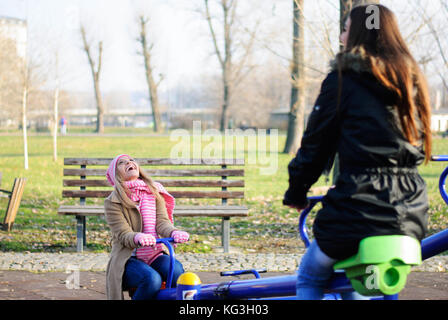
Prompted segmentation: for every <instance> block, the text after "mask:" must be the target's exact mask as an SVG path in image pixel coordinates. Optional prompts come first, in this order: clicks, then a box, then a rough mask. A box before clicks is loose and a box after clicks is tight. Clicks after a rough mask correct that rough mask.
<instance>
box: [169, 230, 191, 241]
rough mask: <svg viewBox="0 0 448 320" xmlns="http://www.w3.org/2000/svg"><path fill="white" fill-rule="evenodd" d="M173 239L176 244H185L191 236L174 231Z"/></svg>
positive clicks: (183, 232)
mask: <svg viewBox="0 0 448 320" xmlns="http://www.w3.org/2000/svg"><path fill="white" fill-rule="evenodd" d="M171 237H172V238H173V239H174V242H175V243H184V242H187V241H188V239H189V238H190V235H189V234H188V233H187V232H185V231H180V230H174V231H173V232H172V233H171Z"/></svg>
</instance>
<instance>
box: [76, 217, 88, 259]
mask: <svg viewBox="0 0 448 320" xmlns="http://www.w3.org/2000/svg"><path fill="white" fill-rule="evenodd" d="M76 240H77V243H76V251H77V252H82V251H83V249H84V246H85V245H86V217H85V216H76Z"/></svg>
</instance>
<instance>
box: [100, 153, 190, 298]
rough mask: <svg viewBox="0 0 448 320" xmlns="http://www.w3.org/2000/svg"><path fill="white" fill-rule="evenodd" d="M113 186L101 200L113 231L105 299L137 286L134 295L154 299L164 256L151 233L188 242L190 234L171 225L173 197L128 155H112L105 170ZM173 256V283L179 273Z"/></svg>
mask: <svg viewBox="0 0 448 320" xmlns="http://www.w3.org/2000/svg"><path fill="white" fill-rule="evenodd" d="M106 177H107V180H108V181H109V183H110V184H111V185H112V186H114V190H113V192H112V193H111V194H110V196H109V197H108V198H107V199H105V201H104V207H105V214H106V220H107V223H108V224H109V227H110V229H111V232H112V252H111V255H110V260H109V263H108V265H107V271H106V291H107V298H108V299H114V300H116V299H123V289H130V288H136V291H135V293H134V294H133V295H132V299H134V300H147V299H153V298H154V297H155V296H156V294H157V292H158V291H159V290H160V288H161V285H162V281H166V279H167V277H168V270H169V256H168V255H166V253H165V252H164V248H163V246H162V245H161V244H157V245H156V238H157V237H158V236H160V237H161V238H167V237H173V238H174V242H176V243H183V242H186V241H188V238H189V235H188V233H186V232H184V231H180V230H177V229H175V228H174V226H173V210H174V204H175V201H174V198H173V197H172V196H171V195H170V194H169V193H168V192H167V191H166V190H165V188H164V187H163V186H162V185H161V184H160V183H156V182H153V180H152V179H151V178H150V177H149V176H148V175H147V174H146V173H145V172H144V171H143V170H141V169H140V166H139V165H138V163H137V162H136V161H135V160H134V159H133V158H132V157H130V156H128V155H125V154H122V155H119V156H117V157H115V158H114V159H113V160H112V162H111V163H110V165H109V168H108V170H107V173H106ZM183 271H184V270H183V267H182V264H181V263H180V262H179V261H177V260H175V265H174V277H173V284H175V283H176V281H177V278H178V277H179V276H180V275H181V274H182V273H183Z"/></svg>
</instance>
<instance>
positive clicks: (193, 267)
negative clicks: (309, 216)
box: [0, 252, 448, 272]
mask: <svg viewBox="0 0 448 320" xmlns="http://www.w3.org/2000/svg"><path fill="white" fill-rule="evenodd" d="M301 257H302V254H274V253H264V254H263V253H262V254H242V253H230V254H225V253H211V254H201V253H184V254H177V255H176V258H177V259H178V260H179V261H180V262H182V264H183V265H184V268H185V270H189V271H228V270H240V269H253V268H266V269H267V271H269V272H294V271H295V270H296V269H297V266H298V264H299V263H300V259H301ZM108 260H109V254H108V253H10V252H3V253H1V252H0V270H5V271H6V270H16V271H33V272H49V271H59V272H65V271H67V270H69V269H73V268H76V269H79V270H80V271H105V270H106V266H107V262H108ZM413 270H414V271H427V272H448V256H436V257H433V258H431V259H427V260H425V261H424V262H423V264H422V265H420V266H417V267H414V268H413Z"/></svg>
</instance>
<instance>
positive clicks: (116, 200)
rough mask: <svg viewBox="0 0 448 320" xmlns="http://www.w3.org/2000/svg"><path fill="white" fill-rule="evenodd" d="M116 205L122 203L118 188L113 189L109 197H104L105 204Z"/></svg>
mask: <svg viewBox="0 0 448 320" xmlns="http://www.w3.org/2000/svg"><path fill="white" fill-rule="evenodd" d="M106 205H107V206H116V205H121V201H120V198H119V196H118V194H117V191H116V190H113V191H112V192H111V193H110V194H109V196H108V197H107V198H105V199H104V206H106Z"/></svg>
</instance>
